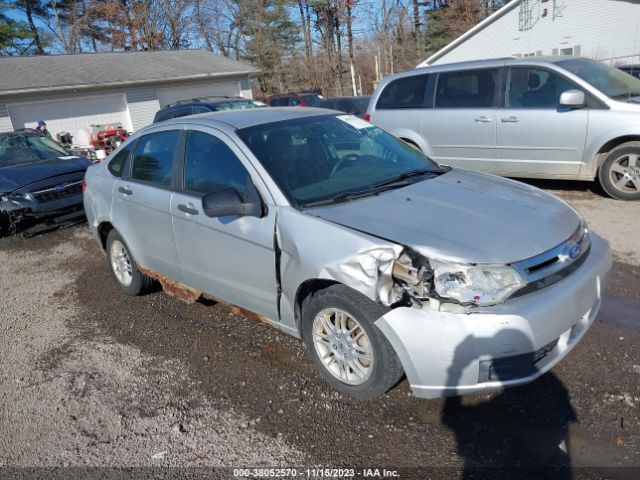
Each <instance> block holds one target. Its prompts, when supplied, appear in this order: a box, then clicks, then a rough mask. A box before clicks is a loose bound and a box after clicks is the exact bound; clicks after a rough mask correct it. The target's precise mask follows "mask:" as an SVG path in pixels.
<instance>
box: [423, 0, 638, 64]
mask: <svg viewBox="0 0 640 480" xmlns="http://www.w3.org/2000/svg"><path fill="white" fill-rule="evenodd" d="M536 55H573V56H576V57H580V56H582V57H589V58H593V59H595V60H600V61H602V62H605V63H608V64H610V65H624V64H632V63H640V0H512V1H511V2H509V3H508V4H507V5H505V6H504V7H502V8H501V9H500V10H498V11H497V12H495V13H494V14H493V15H491V16H489V17H487V18H486V19H485V20H484V21H482V22H480V23H479V24H478V25H476V26H475V27H473V28H472V29H471V30H469V31H468V32H466V33H465V34H463V35H461V36H460V37H458V38H457V39H455V40H454V41H453V42H451V43H450V44H448V45H447V46H445V47H444V48H442V49H441V50H439V51H437V52H436V53H435V54H433V55H432V56H431V57H429V58H428V59H426V60H425V61H424V62H423V63H421V64H420V65H418V66H419V67H424V66H427V65H440V64H443V63H452V62H460V61H465V60H482V59H485V58H501V57H512V56H515V57H528V56H536Z"/></svg>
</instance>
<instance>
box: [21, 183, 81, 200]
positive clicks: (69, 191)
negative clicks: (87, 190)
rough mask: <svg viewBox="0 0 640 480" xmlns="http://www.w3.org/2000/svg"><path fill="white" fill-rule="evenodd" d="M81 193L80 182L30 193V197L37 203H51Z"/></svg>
mask: <svg viewBox="0 0 640 480" xmlns="http://www.w3.org/2000/svg"><path fill="white" fill-rule="evenodd" d="M81 192H82V181H79V182H73V183H66V184H65V183H63V184H60V185H56V186H54V187H50V188H45V189H43V190H38V191H37V192H31V197H32V198H33V199H34V200H35V201H36V202H38V203H46V202H52V201H54V200H60V199H62V198H67V197H72V196H74V195H78V194H79V193H81Z"/></svg>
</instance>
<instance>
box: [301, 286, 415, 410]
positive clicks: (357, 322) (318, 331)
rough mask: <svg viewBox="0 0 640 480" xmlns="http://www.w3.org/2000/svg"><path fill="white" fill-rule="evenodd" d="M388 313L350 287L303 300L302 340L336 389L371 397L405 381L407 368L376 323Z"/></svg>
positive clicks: (334, 288)
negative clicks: (401, 362) (403, 375)
mask: <svg viewBox="0 0 640 480" xmlns="http://www.w3.org/2000/svg"><path fill="white" fill-rule="evenodd" d="M387 311H388V310H387V309H385V308H384V307H382V306H381V305H379V304H378V303H375V302H373V301H371V300H370V299H369V298H367V297H365V296H364V295H362V294H361V293H359V292H357V291H355V290H352V289H351V288H349V287H347V286H345V285H332V286H330V287H328V288H325V289H323V290H320V291H318V292H315V293H313V294H312V295H310V296H309V297H307V298H306V299H305V301H304V302H303V305H302V338H303V340H304V342H305V345H306V347H307V351H308V352H309V357H310V358H311V361H312V362H313V363H314V364H315V366H316V368H317V369H318V371H319V372H320V374H321V375H322V376H323V377H324V379H325V380H326V381H327V382H328V383H330V384H331V385H332V386H333V387H334V388H335V389H336V390H339V391H341V392H343V393H346V394H347V395H350V396H352V397H356V398H362V399H371V398H375V397H377V396H379V395H382V394H383V393H384V392H386V391H387V390H389V389H390V388H391V387H393V386H394V385H395V384H397V383H398V381H399V380H400V377H401V376H402V373H403V371H402V365H401V364H400V361H399V360H398V357H397V355H396V353H395V351H394V350H393V347H392V346H391V344H390V343H389V341H388V340H387V338H386V337H385V336H384V334H383V333H382V332H381V331H380V329H379V328H378V327H376V325H375V324H374V322H375V321H376V320H377V319H378V318H380V317H381V316H382V315H384V314H385V313H386V312H387Z"/></svg>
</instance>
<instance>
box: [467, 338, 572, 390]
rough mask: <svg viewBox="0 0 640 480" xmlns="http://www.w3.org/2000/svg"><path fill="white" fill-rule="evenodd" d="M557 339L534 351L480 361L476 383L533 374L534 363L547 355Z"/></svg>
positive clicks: (535, 369) (505, 379) (534, 369)
mask: <svg viewBox="0 0 640 480" xmlns="http://www.w3.org/2000/svg"><path fill="white" fill-rule="evenodd" d="M559 340H560V339H559V338H556V339H555V340H553V341H552V342H549V343H548V344H546V345H545V346H544V347H542V348H539V349H538V350H536V351H535V352H531V353H524V354H522V355H514V356H513V357H505V358H498V359H495V360H483V361H481V362H480V370H479V372H478V383H482V382H490V381H497V380H500V381H502V382H504V381H507V380H516V379H518V378H525V377H529V376H531V375H533V374H534V373H536V372H537V371H538V369H537V368H536V363H538V362H539V361H540V360H542V359H543V358H545V357H546V356H547V355H549V354H550V353H551V352H552V351H553V349H554V348H556V345H558V341H559Z"/></svg>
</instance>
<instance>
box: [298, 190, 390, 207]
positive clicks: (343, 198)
mask: <svg viewBox="0 0 640 480" xmlns="http://www.w3.org/2000/svg"><path fill="white" fill-rule="evenodd" d="M377 193H378V192H377V191H376V189H375V188H367V189H366V190H358V191H357V192H345V193H341V194H339V195H336V196H335V197H331V198H325V199H323V200H316V201H314V202H308V203H304V204H303V205H302V208H309V207H322V206H324V205H333V204H335V203H342V202H348V201H349V200H355V199H356V198H362V197H368V196H370V195H373V194H377Z"/></svg>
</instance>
